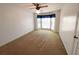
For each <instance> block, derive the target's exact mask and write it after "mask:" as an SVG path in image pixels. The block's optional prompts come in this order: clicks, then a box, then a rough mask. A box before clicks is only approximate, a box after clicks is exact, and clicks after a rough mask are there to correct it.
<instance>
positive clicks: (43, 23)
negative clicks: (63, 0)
mask: <svg viewBox="0 0 79 59" xmlns="http://www.w3.org/2000/svg"><path fill="white" fill-rule="evenodd" d="M37 29H50V30H55V14H51V15H37Z"/></svg>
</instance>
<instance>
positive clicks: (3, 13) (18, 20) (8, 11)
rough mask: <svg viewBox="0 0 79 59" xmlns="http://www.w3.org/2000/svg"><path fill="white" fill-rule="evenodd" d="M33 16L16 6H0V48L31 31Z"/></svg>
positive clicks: (26, 10)
mask: <svg viewBox="0 0 79 59" xmlns="http://www.w3.org/2000/svg"><path fill="white" fill-rule="evenodd" d="M33 27H34V25H33V14H32V12H31V11H30V10H29V9H24V8H20V7H17V6H16V4H0V46H2V45H4V44H6V43H8V42H10V41H12V40H14V39H16V38H18V37H20V36H22V35H24V34H26V33H28V32H30V31H32V30H33V29H34V28H33Z"/></svg>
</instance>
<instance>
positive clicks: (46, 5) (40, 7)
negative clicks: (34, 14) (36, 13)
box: [39, 5, 48, 8]
mask: <svg viewBox="0 0 79 59" xmlns="http://www.w3.org/2000/svg"><path fill="white" fill-rule="evenodd" d="M39 7H40V8H44V7H48V5H45V6H39Z"/></svg>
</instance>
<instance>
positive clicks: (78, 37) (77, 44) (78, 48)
mask: <svg viewBox="0 0 79 59" xmlns="http://www.w3.org/2000/svg"><path fill="white" fill-rule="evenodd" d="M75 33H76V34H75V36H74V39H75V40H74V48H73V54H76V55H79V15H78V18H77V24H76V32H75Z"/></svg>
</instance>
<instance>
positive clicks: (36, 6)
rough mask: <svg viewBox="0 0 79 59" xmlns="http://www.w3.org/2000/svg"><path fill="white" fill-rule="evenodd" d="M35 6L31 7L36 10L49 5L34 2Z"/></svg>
mask: <svg viewBox="0 0 79 59" xmlns="http://www.w3.org/2000/svg"><path fill="white" fill-rule="evenodd" d="M32 4H33V5H34V6H35V7H33V8H31V9H36V10H40V8H44V7H48V5H43V4H40V3H32Z"/></svg>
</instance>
